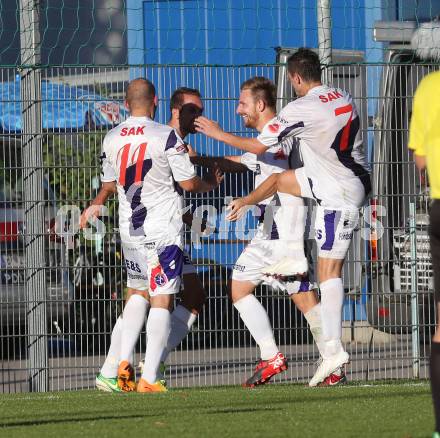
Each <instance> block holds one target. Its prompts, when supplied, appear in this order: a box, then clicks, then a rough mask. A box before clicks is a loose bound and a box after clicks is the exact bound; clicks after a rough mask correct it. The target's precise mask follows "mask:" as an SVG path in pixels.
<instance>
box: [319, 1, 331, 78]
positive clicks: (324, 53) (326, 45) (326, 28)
mask: <svg viewBox="0 0 440 438" xmlns="http://www.w3.org/2000/svg"><path fill="white" fill-rule="evenodd" d="M316 6H317V20H318V51H319V59H320V61H321V64H322V65H323V66H324V70H323V72H322V80H323V82H324V83H325V84H328V85H329V86H331V85H332V83H333V72H332V68H331V63H332V16H331V0H318V1H317V4H316Z"/></svg>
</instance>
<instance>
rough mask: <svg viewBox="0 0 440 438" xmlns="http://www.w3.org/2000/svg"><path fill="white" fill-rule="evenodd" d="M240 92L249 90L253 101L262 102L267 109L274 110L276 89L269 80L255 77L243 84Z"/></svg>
mask: <svg viewBox="0 0 440 438" xmlns="http://www.w3.org/2000/svg"><path fill="white" fill-rule="evenodd" d="M240 90H242V91H243V90H251V93H252V96H253V97H254V99H255V100H262V101H263V102H264V103H265V104H266V105H267V106H268V107H269V108H272V109H275V108H276V104H277V89H276V87H275V84H274V83H273V82H272V81H271V80H270V79H267V78H265V77H263V76H255V77H253V78H250V79H248V80H247V81H245V82H243V83H242V84H241V87H240Z"/></svg>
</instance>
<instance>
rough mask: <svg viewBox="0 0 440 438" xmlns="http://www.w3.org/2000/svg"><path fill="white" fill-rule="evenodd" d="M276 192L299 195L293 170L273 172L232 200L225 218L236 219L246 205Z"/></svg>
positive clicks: (256, 202)
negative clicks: (253, 188) (244, 193)
mask: <svg viewBox="0 0 440 438" xmlns="http://www.w3.org/2000/svg"><path fill="white" fill-rule="evenodd" d="M276 192H281V193H287V194H289V195H293V196H301V189H300V186H299V184H298V181H297V179H296V177H295V172H294V171H293V170H285V171H284V172H282V173H275V174H273V175H271V176H270V177H269V178H267V179H266V181H264V182H263V183H262V184H260V185H259V186H258V187H257V188H256V189H255V190H253V191H252V192H251V193H249V194H248V195H247V196H244V197H243V198H238V199H235V200H234V201H232V202H231V203H230V204H229V206H228V210H229V211H230V213H229V215H228V217H227V219H228V220H230V221H236V220H238V219H240V217H241V216H242V215H241V213H240V210H241V209H242V208H243V207H245V206H247V205H256V204H258V203H260V202H261V201H263V200H265V199H267V198H269V197H271V196H273V195H274V194H275V193H276Z"/></svg>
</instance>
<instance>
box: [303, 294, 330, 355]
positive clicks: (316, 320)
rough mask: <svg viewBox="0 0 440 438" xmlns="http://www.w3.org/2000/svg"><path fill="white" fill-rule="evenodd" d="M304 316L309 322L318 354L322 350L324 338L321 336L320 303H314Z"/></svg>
mask: <svg viewBox="0 0 440 438" xmlns="http://www.w3.org/2000/svg"><path fill="white" fill-rule="evenodd" d="M304 318H305V319H306V321H307V323H308V324H309V327H310V331H311V333H312V336H313V339H314V341H315V343H316V346H317V347H318V351H319V354H320V355H321V356H322V353H323V352H324V346H325V344H324V339H323V337H322V321H321V303H318V304H316V306H314V307H312V308H311V309H310V310H309V311H308V312H306V313H304Z"/></svg>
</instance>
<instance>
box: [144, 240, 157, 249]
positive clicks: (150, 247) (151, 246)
mask: <svg viewBox="0 0 440 438" xmlns="http://www.w3.org/2000/svg"><path fill="white" fill-rule="evenodd" d="M155 247H156V242H148V243H146V244H145V248H147V249H154V248H155Z"/></svg>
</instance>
